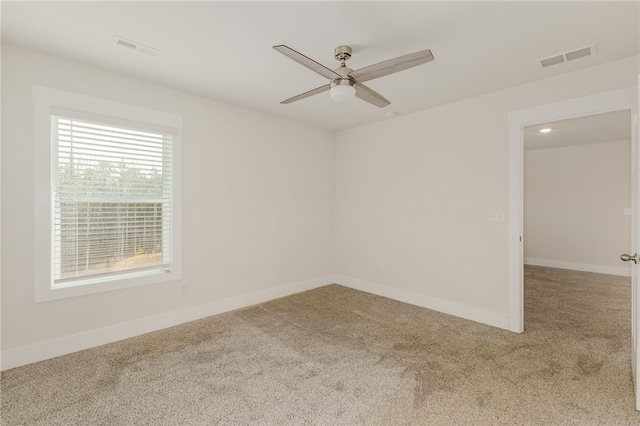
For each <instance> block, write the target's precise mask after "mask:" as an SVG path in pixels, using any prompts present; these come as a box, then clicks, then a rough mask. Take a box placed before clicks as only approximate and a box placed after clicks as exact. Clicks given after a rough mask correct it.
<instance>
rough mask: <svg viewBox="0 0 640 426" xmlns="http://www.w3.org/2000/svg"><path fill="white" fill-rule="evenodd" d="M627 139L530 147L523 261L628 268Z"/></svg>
mask: <svg viewBox="0 0 640 426" xmlns="http://www.w3.org/2000/svg"><path fill="white" fill-rule="evenodd" d="M630 155H631V145H630V142H629V141H617V142H608V143H597V144H590V145H576V146H569V147H561V148H553V149H540V150H533V151H526V152H525V154H524V257H525V263H528V264H535V265H545V266H555V267H563V268H567V269H577V270H587V271H591V272H602V273H611V274H618V275H628V274H630V265H628V264H623V263H622V262H621V261H620V258H619V256H620V254H622V253H629V250H630V249H631V216H624V215H623V209H625V208H630V207H631V196H630V195H631V161H630Z"/></svg>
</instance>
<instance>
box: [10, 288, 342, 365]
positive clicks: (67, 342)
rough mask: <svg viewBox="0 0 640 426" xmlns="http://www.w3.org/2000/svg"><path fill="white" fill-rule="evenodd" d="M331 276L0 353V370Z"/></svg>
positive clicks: (261, 298) (283, 293)
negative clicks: (0, 361) (0, 362)
mask: <svg viewBox="0 0 640 426" xmlns="http://www.w3.org/2000/svg"><path fill="white" fill-rule="evenodd" d="M333 283H334V277H333V276H325V277H320V278H315V279H311V280H306V281H300V282H296V283H292V284H287V285H283V286H280V287H276V288H272V289H268V290H263V291H259V292H255V293H249V294H245V295H242V296H237V297H232V298H229V299H224V300H219V301H215V302H211V303H205V304H203V305H198V306H193V307H190V308H187V309H182V310H179V311H172V312H167V313H165V314H161V315H156V316H153V317H147V318H142V319H139V320H135V321H130V322H126V323H121V324H116V325H113V326H109V327H105V328H100V329H96V330H91V331H87V332H85V333H79V334H74V335H71V336H66V337H62V338H59V339H53V340H48V341H46V342H41V343H36V344H33V345H29V346H22V347H19V348H15V349H9V350H6V351H2V355H1V360H2V368H1V369H2V370H3V371H4V370H8V369H10V368H15V367H20V366H22V365H26V364H31V363H34V362H38V361H43V360H46V359H50V358H55V357H58V356H61V355H67V354H70V353H73V352H77V351H81V350H84V349H89V348H93V347H96V346H100V345H104V344H107V343H112V342H116V341H118V340H123V339H128V338H130V337H135V336H139V335H141V334H145V333H149V332H152V331H157V330H162V329H163V328H168V327H173V326H175V325H179V324H184V323H186V322H190V321H195V320H198V319H201V318H206V317H209V316H211V315H217V314H221V313H223V312H229V311H233V310H235V309H240V308H244V307H247V306H251V305H255V304H258V303H262V302H267V301H269V300H273V299H278V298H280V297H285V296H289V295H292V294H295V293H300V292H303V291H307V290H311V289H314V288H317V287H322V286H325V285H329V284H333Z"/></svg>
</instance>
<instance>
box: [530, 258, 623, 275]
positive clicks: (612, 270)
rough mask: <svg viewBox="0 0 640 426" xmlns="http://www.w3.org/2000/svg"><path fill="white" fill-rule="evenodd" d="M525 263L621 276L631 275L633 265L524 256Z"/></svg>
mask: <svg viewBox="0 0 640 426" xmlns="http://www.w3.org/2000/svg"><path fill="white" fill-rule="evenodd" d="M524 264H525V265H533V266H546V267H548V268H559V269H569V270H571V271H583V272H595V273H597V274H607V275H619V276H621V277H630V276H631V267H630V265H629V266H626V267H625V266H619V267H618V266H606V265H591V264H588V263H574V262H564V261H561V260H549V259H536V258H533V257H525V258H524Z"/></svg>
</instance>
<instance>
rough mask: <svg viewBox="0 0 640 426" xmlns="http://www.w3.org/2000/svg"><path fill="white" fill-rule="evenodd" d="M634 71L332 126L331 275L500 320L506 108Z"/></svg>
mask: <svg viewBox="0 0 640 426" xmlns="http://www.w3.org/2000/svg"><path fill="white" fill-rule="evenodd" d="M542 72H543V71H542ZM637 73H638V58H637V57H631V58H627V59H624V60H620V61H615V62H611V63H608V64H604V65H600V66H596V67H591V68H588V69H584V70H581V71H577V72H572V73H568V74H564V75H560V76H557V77H553V78H548V79H544V80H539V81H536V82H533V83H530V84H526V85H522V86H518V87H514V88H510V89H507V90H502V91H498V92H494V93H490V94H488V95H484V96H480V97H476V98H472V99H467V100H463V101H460V102H456V103H452V104H448V105H444V106H440V107H437V108H432V109H429V110H425V111H421V112H417V113H414V114H410V115H406V116H399V117H397V118H394V119H391V120H388V121H383V122H378V123H375V124H371V125H366V126H362V127H358V128H354V129H350V130H346V131H342V132H340V133H338V134H337V135H336V196H335V197H336V198H335V203H336V206H335V230H336V231H335V232H336V237H335V269H336V274H337V275H338V278H337V280H338V281H339V282H340V281H342V282H347V283H349V282H351V283H358V285H359V287H360V288H372V289H376V291H378V292H379V293H383V294H385V295H388V296H391V297H397V298H400V299H403V300H412V299H413V300H415V301H416V303H417V304H421V305H423V306H430V307H435V308H440V309H441V310H443V311H445V312H451V313H456V315H461V316H465V317H467V318H470V319H476V320H480V321H483V322H487V323H491V324H493V325H497V326H501V327H504V328H507V327H508V296H509V290H508V263H507V260H508V259H507V256H508V247H507V220H508V218H507V217H506V214H507V207H508V123H507V114H508V113H509V112H510V111H513V110H518V109H522V108H526V107H531V106H536V105H542V104H546V103H551V102H556V101H560V100H565V99H571V98H575V97H579V96H584V95H587V94H593V93H598V92H603V91H607V90H612V89H617V88H622V87H628V86H632V85H634V83H635V78H636V75H637ZM434 84H437V82H434ZM492 210H498V211H500V210H502V211H504V212H505V222H498V223H496V222H490V221H489V215H490V212H491V211H492ZM380 272H381V273H380Z"/></svg>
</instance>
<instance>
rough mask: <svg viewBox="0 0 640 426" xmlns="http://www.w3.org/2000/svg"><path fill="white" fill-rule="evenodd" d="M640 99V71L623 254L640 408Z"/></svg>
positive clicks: (638, 405)
mask: <svg viewBox="0 0 640 426" xmlns="http://www.w3.org/2000/svg"><path fill="white" fill-rule="evenodd" d="M639 102H640V75H639V76H638V81H637V83H636V87H635V89H634V93H633V102H632V103H631V126H632V127H631V250H632V253H633V254H632V255H628V254H624V255H622V256H621V258H622V260H626V261H628V260H632V261H633V264H632V265H631V369H632V371H633V388H634V391H635V396H636V409H638V410H640V386H639V385H638V372H639V371H640V358H638V355H639V354H640V340H639V339H638V327H639V326H640V323H639V322H638V320H639V319H640V318H639V317H638V306H640V293H639V292H638V275H639V274H640V270H639V268H640V264H639V263H638V262H639V260H640V258H639V256H638V254H637V253H638V252H639V251H640V211H639V210H638V206H639V204H640V173H639V170H640V142H639V141H638V139H639V138H640V120H639V119H638V110H639V109H640V106H639Z"/></svg>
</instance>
